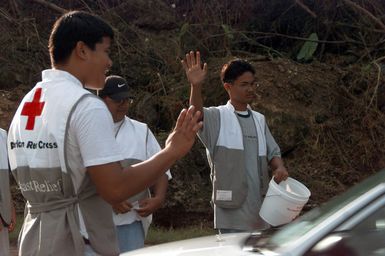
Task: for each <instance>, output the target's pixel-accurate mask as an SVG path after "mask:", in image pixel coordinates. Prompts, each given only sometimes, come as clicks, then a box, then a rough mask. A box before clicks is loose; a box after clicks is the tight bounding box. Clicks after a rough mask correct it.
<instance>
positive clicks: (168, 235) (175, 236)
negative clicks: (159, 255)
mask: <svg viewBox="0 0 385 256" xmlns="http://www.w3.org/2000/svg"><path fill="white" fill-rule="evenodd" d="M214 234H216V233H215V230H214V229H213V228H212V227H203V226H190V227H184V228H176V229H174V228H170V229H166V228H162V227H157V226H153V225H152V226H150V229H149V231H148V235H147V238H146V242H145V243H146V244H147V245H155V244H162V243H167V242H172V241H177V240H183V239H188V238H194V237H200V236H208V235H214Z"/></svg>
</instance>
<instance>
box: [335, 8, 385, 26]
mask: <svg viewBox="0 0 385 256" xmlns="http://www.w3.org/2000/svg"><path fill="white" fill-rule="evenodd" d="M343 1H344V2H345V4H347V5H348V6H350V7H351V8H353V9H356V10H357V11H359V12H361V13H363V14H365V15H367V16H368V17H369V18H371V19H372V20H373V21H374V22H375V23H376V24H377V25H378V26H380V27H381V29H382V30H383V31H385V24H384V23H382V21H381V20H379V19H378V18H377V17H376V16H374V15H373V14H372V13H371V12H369V11H368V10H366V9H365V8H362V7H361V6H359V5H358V4H356V3H353V2H352V1H350V0H343Z"/></svg>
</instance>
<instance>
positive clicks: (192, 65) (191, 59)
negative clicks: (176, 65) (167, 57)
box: [181, 51, 207, 86]
mask: <svg viewBox="0 0 385 256" xmlns="http://www.w3.org/2000/svg"><path fill="white" fill-rule="evenodd" d="M181 62H182V66H183V68H184V71H185V72H186V76H187V79H188V81H189V82H190V84H191V85H193V86H194V85H201V84H202V83H203V81H204V80H205V78H206V75H207V64H206V63H204V64H203V67H202V64H201V55H200V52H199V51H197V52H196V53H194V52H193V51H191V52H190V53H187V54H186V59H185V60H182V61H181Z"/></svg>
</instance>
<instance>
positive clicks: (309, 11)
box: [295, 0, 317, 18]
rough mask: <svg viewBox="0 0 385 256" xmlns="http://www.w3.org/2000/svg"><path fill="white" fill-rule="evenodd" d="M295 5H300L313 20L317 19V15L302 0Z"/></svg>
mask: <svg viewBox="0 0 385 256" xmlns="http://www.w3.org/2000/svg"><path fill="white" fill-rule="evenodd" d="M295 3H296V4H298V5H299V6H300V7H301V8H302V9H304V10H305V11H306V12H307V13H309V14H310V15H311V16H312V17H313V18H317V14H315V13H314V12H313V11H312V10H310V8H309V7H307V5H305V4H304V3H302V1H301V0H295Z"/></svg>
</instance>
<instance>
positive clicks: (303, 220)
mask: <svg viewBox="0 0 385 256" xmlns="http://www.w3.org/2000/svg"><path fill="white" fill-rule="evenodd" d="M383 181H385V170H382V171H380V172H379V173H377V174H375V175H373V176H372V177H370V178H368V179H366V180H365V181H364V182H361V183H360V184H358V185H356V186H354V187H352V188H351V189H349V190H348V191H346V192H345V193H343V194H342V195H340V196H337V197H335V198H333V199H332V200H330V201H329V202H327V203H325V204H324V205H322V206H321V207H317V208H315V209H313V210H311V211H309V212H308V213H306V214H304V215H303V216H301V217H299V218H298V219H297V220H295V221H294V222H292V223H290V224H287V225H286V226H285V227H284V228H282V229H280V230H279V231H277V232H275V233H274V234H273V235H272V236H270V237H269V238H268V239H266V240H265V241H264V244H263V245H261V244H260V243H258V245H256V246H257V247H259V248H261V247H264V248H268V249H273V248H277V247H281V246H285V245H287V244H289V243H291V242H293V241H295V240H297V239H299V238H300V237H301V236H303V235H305V234H306V233H307V232H308V231H309V230H311V229H312V228H313V227H315V226H317V225H318V224H320V223H321V222H322V221H324V220H325V219H327V218H328V217H329V216H330V215H332V214H334V213H335V212H337V211H338V210H339V209H341V208H343V207H345V206H346V205H348V204H349V203H350V202H352V201H353V200H354V199H355V198H357V197H359V196H361V195H363V194H364V193H365V192H367V191H369V190H370V189H372V188H374V187H375V186H376V185H378V184H380V183H381V182H383Z"/></svg>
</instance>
